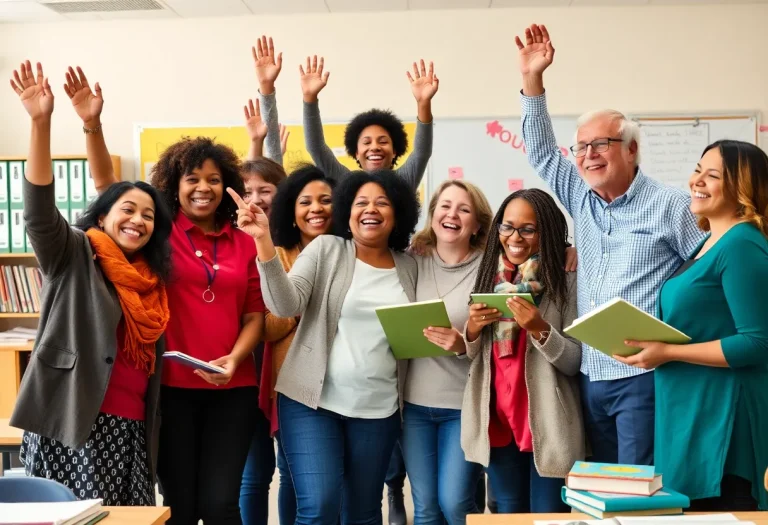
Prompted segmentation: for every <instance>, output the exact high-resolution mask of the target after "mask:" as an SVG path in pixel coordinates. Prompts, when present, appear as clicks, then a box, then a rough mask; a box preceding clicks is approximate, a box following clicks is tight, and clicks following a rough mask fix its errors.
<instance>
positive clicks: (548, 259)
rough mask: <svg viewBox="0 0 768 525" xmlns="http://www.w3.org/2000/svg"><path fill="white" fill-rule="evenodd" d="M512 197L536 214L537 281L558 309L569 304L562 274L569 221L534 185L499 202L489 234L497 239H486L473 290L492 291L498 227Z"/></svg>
mask: <svg viewBox="0 0 768 525" xmlns="http://www.w3.org/2000/svg"><path fill="white" fill-rule="evenodd" d="M515 199H523V200H524V201H526V202H527V203H528V204H530V205H531V207H532V208H533V211H534V213H535V214H536V231H537V232H538V236H539V261H540V266H539V267H540V277H539V281H540V282H541V284H542V285H543V286H544V290H545V293H547V294H549V295H550V297H552V298H553V299H554V300H555V304H557V305H558V308H559V309H560V311H563V308H564V307H565V305H567V304H568V298H567V296H568V284H567V281H566V277H565V248H566V246H567V240H568V223H567V222H566V220H565V215H563V212H562V211H560V208H558V207H557V204H556V203H555V200H554V199H553V198H552V196H551V195H550V194H549V193H547V192H545V191H543V190H540V189H537V188H532V189H525V190H518V191H516V192H514V193H513V194H511V195H509V196H508V197H507V198H506V199H504V202H502V203H501V206H500V207H499V211H497V212H496V216H495V217H494V218H493V223H492V225H493V226H492V229H491V232H492V233H493V232H496V239H495V240H493V239H491V238H489V239H488V244H486V246H485V253H483V259H482V261H481V262H480V268H479V269H478V271H477V279H476V280H475V288H474V293H490V292H493V286H494V284H495V283H494V280H495V279H496V273H497V272H498V268H499V255H500V254H502V250H503V248H502V246H501V242H500V241H499V237H498V229H497V228H498V225H499V224H501V223H502V221H503V220H504V212H505V211H506V209H507V206H508V205H509V203H510V202H512V201H513V200H515ZM513 235H517V234H513Z"/></svg>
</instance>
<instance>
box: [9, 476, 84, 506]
mask: <svg viewBox="0 0 768 525" xmlns="http://www.w3.org/2000/svg"><path fill="white" fill-rule="evenodd" d="M64 501H77V498H76V497H75V494H74V493H73V492H72V491H71V490H69V489H68V488H67V487H65V486H64V485H62V484H61V483H57V482H55V481H53V480H50V479H45V478H5V477H3V478H0V503H58V502H64Z"/></svg>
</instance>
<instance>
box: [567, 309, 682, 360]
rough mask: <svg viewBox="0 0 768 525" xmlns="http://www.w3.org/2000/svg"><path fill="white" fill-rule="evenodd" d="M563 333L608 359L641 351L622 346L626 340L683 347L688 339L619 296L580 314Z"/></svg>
mask: <svg viewBox="0 0 768 525" xmlns="http://www.w3.org/2000/svg"><path fill="white" fill-rule="evenodd" d="M563 331H564V332H565V333H566V334H568V335H570V336H571V337H573V338H575V339H578V340H579V341H581V342H582V343H586V344H588V345H589V346H591V347H592V348H594V349H596V350H600V351H601V352H603V353H604V354H607V355H610V356H613V355H620V356H628V355H634V354H637V353H638V352H640V350H641V349H640V348H633V347H631V346H627V345H625V344H624V341H626V340H633V341H660V342H662V343H669V344H685V343H687V342H689V341H690V340H691V338H690V337H688V336H687V335H685V334H684V333H683V332H681V331H680V330H677V329H675V328H672V327H671V326H669V325H668V324H667V323H665V322H663V321H660V320H658V319H656V318H655V317H654V316H652V315H650V314H649V313H647V312H644V311H642V310H640V309H639V308H638V307H636V306H634V305H632V304H630V303H628V302H627V301H625V300H624V299H621V298H618V297H617V298H616V299H613V300H611V301H608V302H607V303H605V304H604V305H602V306H600V307H598V308H595V309H594V310H592V311H591V312H589V313H588V314H586V315H582V316H581V317H579V318H578V319H576V320H575V321H574V322H573V323H571V326H569V327H568V328H566V329H565V330H563Z"/></svg>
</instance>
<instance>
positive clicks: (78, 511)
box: [0, 499, 104, 525]
mask: <svg viewBox="0 0 768 525" xmlns="http://www.w3.org/2000/svg"><path fill="white" fill-rule="evenodd" d="M101 505H102V503H101V500H98V499H93V500H83V501H66V502H58V503H0V525H85V524H87V523H90V522H91V521H93V520H94V519H95V518H97V517H98V516H100V515H101V514H102V513H103V512H104V511H103V508H102V506H101Z"/></svg>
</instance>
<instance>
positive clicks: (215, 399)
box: [74, 84, 264, 525]
mask: <svg viewBox="0 0 768 525" xmlns="http://www.w3.org/2000/svg"><path fill="white" fill-rule="evenodd" d="M74 87H75V89H76V90H78V91H79V90H84V92H85V94H84V95H83V97H85V98H89V97H94V95H93V94H91V93H90V89H89V88H88V86H87V85H82V84H81V85H79V86H77V85H76V86H74ZM86 104H87V102H86ZM100 112H101V107H100V106H99V107H98V113H100ZM84 120H85V119H84ZM91 120H92V119H91ZM86 133H87V134H88V135H91V134H94V135H95V134H99V135H100V134H101V126H100V125H99V126H98V129H96V130H92V129H88V130H86ZM88 146H89V147H88V161H89V163H90V165H91V167H92V169H91V173H92V175H93V178H94V182H95V184H96V187H97V188H107V187H109V186H110V185H111V184H112V183H114V182H115V177H114V173H113V172H112V170H111V162H109V161H108V159H109V152H108V151H107V148H106V145H105V143H104V141H103V139H102V140H100V141H98V142H89V144H88ZM240 171H241V165H240V161H239V159H238V158H237V155H236V154H235V152H234V151H232V150H231V149H230V148H228V147H227V146H224V145H222V144H217V143H215V142H214V141H213V140H211V139H208V138H204V137H197V138H184V139H182V140H180V141H179V142H176V143H175V144H172V145H171V146H169V147H168V148H167V149H166V150H165V151H164V152H163V153H162V155H161V156H160V159H159V161H158V162H157V164H155V166H154V168H153V169H152V173H151V177H152V185H153V186H154V187H155V188H157V190H158V192H159V193H160V195H161V196H162V198H163V201H164V202H165V204H166V205H167V207H168V208H169V209H170V211H171V214H172V217H173V228H172V231H171V236H170V244H171V268H172V269H171V274H170V278H169V281H168V286H167V292H168V306H169V309H170V312H171V318H170V320H169V322H168V326H167V329H166V332H165V337H166V341H167V347H168V349H169V350H178V351H180V352H184V353H186V354H189V355H191V356H193V357H196V358H198V359H201V360H203V361H206V362H210V363H211V364H214V365H217V366H219V367H221V368H223V369H224V370H225V372H224V373H220V374H211V373H206V372H204V371H202V370H194V371H193V370H192V369H191V368H188V367H186V366H183V365H180V364H178V363H175V362H166V363H164V365H165V366H164V367H163V380H162V382H163V386H162V389H161V399H160V406H161V409H162V417H163V424H162V427H161V430H160V450H159V456H158V478H159V481H160V488H161V492H162V494H163V498H164V503H165V505H168V506H170V507H171V513H172V517H171V518H170V520H169V522H168V523H170V524H171V525H175V524H184V525H186V524H190V523H197V522H198V520H203V521H204V522H206V523H207V522H211V523H220V524H237V525H239V524H240V523H241V519H240V506H239V497H240V481H241V476H242V473H243V467H244V465H245V461H246V457H247V454H248V448H249V446H250V444H251V438H252V436H253V433H254V430H255V426H256V416H257V413H258V412H257V411H258V403H257V397H258V393H257V384H258V382H257V377H256V368H255V364H254V360H253V359H252V357H251V354H252V352H253V349H254V348H255V347H256V345H257V344H258V343H259V341H260V339H261V335H262V330H263V326H264V302H263V300H262V296H261V286H260V283H259V273H258V269H257V268H256V249H255V246H254V242H253V239H251V238H250V236H249V235H247V234H246V233H244V232H242V231H240V230H239V229H238V228H237V205H236V204H235V203H234V202H233V201H232V199H230V198H226V199H224V198H223V197H224V191H225V190H227V189H232V190H233V191H235V192H236V193H238V194H243V193H244V188H243V181H242V178H241V176H240Z"/></svg>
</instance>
